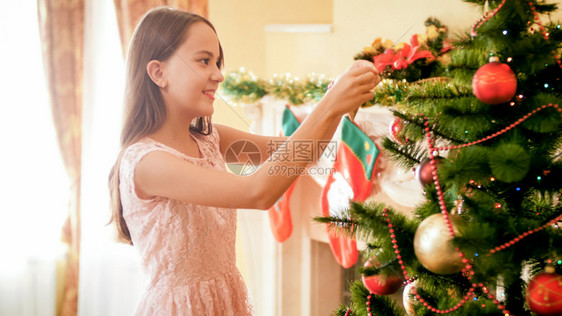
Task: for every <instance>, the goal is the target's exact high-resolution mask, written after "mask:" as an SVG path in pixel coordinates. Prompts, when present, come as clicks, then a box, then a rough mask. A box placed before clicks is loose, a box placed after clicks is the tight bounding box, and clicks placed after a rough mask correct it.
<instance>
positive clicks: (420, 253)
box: [414, 213, 464, 274]
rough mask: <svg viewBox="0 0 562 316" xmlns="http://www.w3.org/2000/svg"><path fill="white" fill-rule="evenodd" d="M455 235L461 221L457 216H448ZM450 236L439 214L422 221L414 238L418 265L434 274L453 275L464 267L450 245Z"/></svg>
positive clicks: (453, 247) (454, 249) (458, 255)
mask: <svg viewBox="0 0 562 316" xmlns="http://www.w3.org/2000/svg"><path fill="white" fill-rule="evenodd" d="M449 219H450V220H451V224H452V225H453V230H454V232H455V235H457V234H458V226H459V225H460V224H461V222H462V219H461V218H460V217H459V216H457V215H449ZM451 239H452V237H451V234H450V233H449V229H448V228H447V224H446V223H445V219H443V215H441V214H440V213H438V214H433V215H431V216H429V217H427V218H426V219H424V220H423V221H422V222H421V224H420V225H419V226H418V229H417V231H416V234H415V236H414V251H415V253H416V257H417V258H418V260H419V261H420V263H421V264H422V265H423V266H424V267H425V268H426V269H427V270H429V271H431V272H433V273H436V274H453V273H457V272H459V271H461V270H462V269H463V267H464V264H463V262H462V257H461V256H460V253H459V252H458V251H457V250H456V247H455V246H453V244H452V243H451Z"/></svg>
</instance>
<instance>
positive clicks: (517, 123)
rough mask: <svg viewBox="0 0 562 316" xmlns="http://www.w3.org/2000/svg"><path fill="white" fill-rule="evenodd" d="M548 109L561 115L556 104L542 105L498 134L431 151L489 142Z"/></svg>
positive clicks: (560, 109)
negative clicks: (552, 109) (554, 110)
mask: <svg viewBox="0 0 562 316" xmlns="http://www.w3.org/2000/svg"><path fill="white" fill-rule="evenodd" d="M550 107H553V108H555V109H556V110H557V111H558V112H559V113H560V115H562V108H559V107H558V104H552V103H549V104H544V105H542V106H541V107H539V108H536V109H534V110H533V111H531V112H529V113H527V114H525V115H524V116H523V117H521V118H520V119H518V120H517V121H515V123H511V124H510V125H509V126H508V127H505V128H503V129H501V130H500V131H499V132H495V133H493V134H491V135H488V136H486V137H484V138H481V139H479V140H476V141H473V142H469V143H466V144H460V145H453V146H444V147H438V148H433V150H435V151H441V150H451V149H459V148H465V147H469V146H473V145H477V144H480V143H482V142H485V141H487V140H490V139H492V138H495V137H498V136H500V135H502V134H504V133H506V132H508V131H510V130H511V129H513V128H514V127H516V126H517V125H519V124H521V123H523V122H524V121H525V120H526V119H528V118H529V117H530V116H531V115H533V114H535V113H537V112H538V111H540V110H543V109H546V108H550ZM426 126H428V124H426ZM428 129H429V128H426V132H427V130H428ZM426 135H427V134H426Z"/></svg>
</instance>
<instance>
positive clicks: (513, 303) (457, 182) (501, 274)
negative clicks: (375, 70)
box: [317, 0, 562, 316]
mask: <svg viewBox="0 0 562 316" xmlns="http://www.w3.org/2000/svg"><path fill="white" fill-rule="evenodd" d="M464 1H466V2H471V3H474V4H475V7H476V6H480V7H481V8H483V12H484V11H487V12H486V14H485V15H484V16H483V17H482V18H481V19H479V20H478V21H476V22H475V24H474V25H473V26H472V28H471V29H470V30H468V31H467V34H466V35H465V36H459V38H458V39H457V40H456V41H455V42H454V43H453V49H452V50H451V51H450V52H449V55H450V61H449V62H448V64H446V65H444V67H442V68H441V69H442V71H441V72H440V73H439V77H432V78H429V79H427V78H426V79H425V80H421V81H419V80H418V81H414V82H411V80H408V81H407V82H406V81H400V82H396V81H394V82H392V81H391V82H386V83H383V84H381V85H380V86H379V87H378V88H377V89H378V90H377V93H376V97H375V101H377V100H378V101H380V100H393V101H394V102H395V103H394V104H393V107H394V109H393V110H394V114H395V116H396V118H397V121H396V123H395V126H393V129H392V130H393V133H392V134H393V135H391V137H389V138H387V139H385V140H384V142H383V147H384V150H383V151H384V154H385V155H387V156H390V157H391V158H392V159H393V160H394V161H395V163H397V164H399V165H400V166H402V167H404V168H406V169H408V170H410V169H411V170H412V172H413V170H415V173H416V176H417V177H418V178H419V180H420V185H422V186H423V187H424V192H425V201H423V203H420V205H418V206H417V207H416V208H415V210H414V214H413V215H412V216H403V215H401V214H399V213H397V212H396V211H394V210H393V209H392V208H391V207H389V206H386V205H383V204H381V203H376V202H373V203H367V204H364V203H354V202H352V203H351V207H350V210H349V212H348V213H347V214H343V215H342V216H331V217H322V218H317V220H318V221H321V222H324V223H328V224H329V225H331V226H332V229H334V230H338V231H342V233H347V234H349V235H350V236H357V238H359V239H361V240H363V241H364V242H365V243H366V245H367V247H366V249H365V250H364V251H363V257H364V258H366V259H367V260H366V262H365V263H364V267H363V268H361V269H360V272H361V273H362V275H363V277H362V280H357V281H356V282H354V284H353V285H352V302H351V303H350V304H349V306H343V305H342V307H341V308H340V309H339V310H338V311H337V314H338V315H405V314H408V315H420V316H421V315H433V314H445V313H449V314H451V315H535V314H538V315H561V314H562V276H561V274H562V228H560V227H559V225H560V224H562V222H561V221H562V205H561V204H560V195H561V194H562V158H561V157H560V155H561V150H560V148H562V119H561V117H562V95H561V93H562V81H561V80H560V78H561V77H562V69H561V67H562V66H561V62H560V53H561V49H560V46H561V43H562V31H561V29H560V28H561V26H560V24H557V23H553V22H552V21H547V22H544V21H545V20H548V15H547V14H548V13H549V12H553V11H554V10H556V9H557V7H556V6H555V5H553V4H548V3H545V2H544V1H537V0H525V1H523V0H507V1H506V0H504V1H500V0H497V1H489V2H488V1H484V0H464ZM488 6H489V8H488ZM475 9H477V8H475ZM541 17H544V18H543V19H542V20H541ZM391 55H393V54H391ZM374 61H375V65H376V66H377V58H376V57H374ZM379 61H380V59H379ZM384 67H385V71H386V72H387V73H388V72H390V73H391V72H392V67H393V66H392V63H388V66H386V65H385V66H384ZM395 68H400V67H398V66H397V67H395ZM402 69H404V67H402ZM378 103H382V102H378ZM402 285H405V286H406V288H405V289H404V292H405V302H404V306H400V305H402V302H398V301H396V300H393V299H391V298H389V297H388V296H386V294H388V293H391V292H393V291H396V290H397V289H398V288H399V287H400V286H402Z"/></svg>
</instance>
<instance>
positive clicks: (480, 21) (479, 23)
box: [470, 0, 506, 38]
mask: <svg viewBox="0 0 562 316" xmlns="http://www.w3.org/2000/svg"><path fill="white" fill-rule="evenodd" d="M505 2H506V0H503V1H502V3H500V4H499V5H498V6H497V7H496V8H495V9H494V11H492V14H491V15H488V12H487V11H486V13H484V15H483V16H482V17H481V18H480V19H478V20H477V21H476V23H474V25H473V26H472V29H471V30H470V36H472V38H474V37H476V35H477V33H476V30H477V29H478V28H480V27H481V26H482V25H483V24H484V23H486V22H487V21H488V20H489V19H491V18H492V17H493V16H494V15H496V13H498V11H499V10H500V9H501V8H502V7H503V5H504V4H505Z"/></svg>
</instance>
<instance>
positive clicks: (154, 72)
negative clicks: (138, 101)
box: [146, 60, 168, 88]
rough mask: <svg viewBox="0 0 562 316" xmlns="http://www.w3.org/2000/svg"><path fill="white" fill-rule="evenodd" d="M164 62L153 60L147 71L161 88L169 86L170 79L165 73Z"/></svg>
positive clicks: (147, 66)
mask: <svg viewBox="0 0 562 316" xmlns="http://www.w3.org/2000/svg"><path fill="white" fill-rule="evenodd" d="M163 66H164V65H163V64H162V62H161V61H159V60H151V61H150V62H148V64H147V65H146V73H147V74H148V76H149V77H150V79H151V80H152V82H154V83H155V84H156V85H157V86H159V87H160V88H166V87H167V86H168V80H167V79H166V76H165V74H164V69H163Z"/></svg>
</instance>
